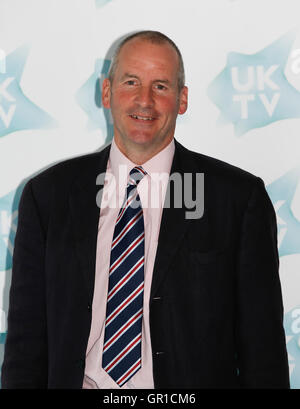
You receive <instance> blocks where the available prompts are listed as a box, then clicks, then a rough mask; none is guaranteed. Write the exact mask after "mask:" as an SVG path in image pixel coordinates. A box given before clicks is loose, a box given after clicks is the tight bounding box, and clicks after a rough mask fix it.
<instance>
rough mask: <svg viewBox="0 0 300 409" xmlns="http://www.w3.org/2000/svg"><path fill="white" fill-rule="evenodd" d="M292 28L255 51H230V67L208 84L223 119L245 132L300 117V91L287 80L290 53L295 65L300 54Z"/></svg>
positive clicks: (237, 130) (221, 121)
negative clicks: (295, 47) (250, 52)
mask: <svg viewBox="0 0 300 409" xmlns="http://www.w3.org/2000/svg"><path fill="white" fill-rule="evenodd" d="M295 38H296V32H295V31H292V32H289V33H288V34H286V35H284V36H282V37H280V38H279V39H277V40H276V41H275V42H273V43H272V44H271V45H269V46H267V47H265V48H264V49H262V50H261V51H259V52H257V53H255V54H249V55H247V54H241V53H236V52H230V53H229V54H228V56H227V64H226V67H225V68H224V69H223V70H222V72H221V73H220V74H219V75H218V76H217V77H216V78H215V79H214V80H213V81H212V83H211V84H210V85H209V87H208V90H207V92H208V96H209V97H210V99H211V100H212V101H213V102H214V103H215V104H216V106H217V107H218V108H219V109H220V111H221V116H220V119H219V122H220V123H228V122H231V123H232V124H233V125H234V129H235V134H236V135H237V136H241V135H243V134H245V133H246V132H248V131H249V130H251V129H253V128H260V127H263V126H266V125H268V124H270V123H272V122H275V121H279V120H283V119H288V118H299V117H300V92H299V91H298V90H297V89H296V88H295V87H293V86H292V85H291V84H290V82H289V81H288V80H287V77H286V75H285V69H286V65H287V61H288V59H289V57H291V60H292V65H293V66H294V67H296V66H298V65H299V62H300V55H299V54H298V53H295V50H293V51H292V52H291V48H292V45H293V43H294V41H295Z"/></svg>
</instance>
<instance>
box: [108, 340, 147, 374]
mask: <svg viewBox="0 0 300 409" xmlns="http://www.w3.org/2000/svg"><path fill="white" fill-rule="evenodd" d="M141 338H142V335H141V334H140V335H139V336H138V337H137V338H136V339H134V340H133V341H132V342H131V343H130V344H129V345H128V346H127V347H126V348H125V349H124V350H123V352H122V353H121V354H120V355H119V356H118V357H117V358H116V359H115V360H114V361H112V362H111V363H110V365H109V366H108V367H106V368H105V370H106V372H109V371H110V369H111V367H112V366H114V365H115V364H116V363H117V362H118V361H120V359H121V358H122V357H123V355H125V354H126V352H127V351H128V350H129V349H131V348H132V347H133V346H135V344H137V343H138V342H139V341H140V340H141Z"/></svg>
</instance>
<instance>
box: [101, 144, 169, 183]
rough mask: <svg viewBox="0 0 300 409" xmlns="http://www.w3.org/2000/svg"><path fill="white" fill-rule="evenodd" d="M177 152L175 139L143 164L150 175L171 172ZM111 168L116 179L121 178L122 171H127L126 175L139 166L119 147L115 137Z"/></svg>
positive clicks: (112, 147) (110, 159)
mask: <svg viewBox="0 0 300 409" xmlns="http://www.w3.org/2000/svg"><path fill="white" fill-rule="evenodd" d="M174 152H175V142H174V139H172V140H171V142H170V143H169V144H168V145H167V146H166V147H165V148H164V149H162V150H161V151H160V152H158V153H157V154H156V155H154V156H153V157H152V158H151V159H149V160H148V161H146V162H145V163H143V164H142V165H141V166H142V167H143V169H144V170H145V171H146V172H147V173H148V175H150V177H151V174H152V173H155V174H157V173H168V174H170V170H171V165H172V161H173V156H174ZM109 165H110V170H111V172H112V174H113V175H114V177H115V178H116V180H119V176H120V173H119V172H120V171H121V172H122V171H123V172H124V171H126V175H128V174H129V172H130V170H131V169H132V168H134V167H135V166H137V165H136V164H135V163H133V162H132V161H131V160H130V159H128V158H127V157H126V156H125V155H124V154H123V153H122V152H121V151H120V149H119V148H118V146H117V144H116V142H115V139H114V138H113V140H112V143H111V149H110V156H109Z"/></svg>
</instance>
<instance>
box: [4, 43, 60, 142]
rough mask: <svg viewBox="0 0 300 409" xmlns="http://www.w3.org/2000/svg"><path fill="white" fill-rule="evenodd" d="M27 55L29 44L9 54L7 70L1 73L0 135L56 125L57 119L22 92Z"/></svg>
mask: <svg viewBox="0 0 300 409" xmlns="http://www.w3.org/2000/svg"><path fill="white" fill-rule="evenodd" d="M27 56H28V47H27V46H22V47H20V48H18V49H16V50H15V51H14V52H12V53H11V54H8V55H7V56H6V72H5V73H0V137H1V136H4V135H7V134H9V133H11V132H15V131H20V130H23V129H40V128H51V127H54V126H56V123H55V121H54V120H53V119H52V118H51V117H50V116H49V115H48V114H47V113H46V112H44V111H43V110H42V109H41V108H39V107H38V106H37V105H35V104H34V103H33V102H31V101H30V100H29V99H28V98H27V97H26V96H25V95H24V94H23V92H22V89H21V87H20V81H21V77H22V73H23V69H24V65H25V62H26V59H27Z"/></svg>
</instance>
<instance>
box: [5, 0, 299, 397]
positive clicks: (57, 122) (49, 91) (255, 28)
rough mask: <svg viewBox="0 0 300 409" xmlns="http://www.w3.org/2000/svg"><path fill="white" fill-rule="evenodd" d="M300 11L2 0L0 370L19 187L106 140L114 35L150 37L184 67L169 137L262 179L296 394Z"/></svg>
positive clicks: (281, 6) (276, 4)
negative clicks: (185, 105) (169, 42)
mask: <svg viewBox="0 0 300 409" xmlns="http://www.w3.org/2000/svg"><path fill="white" fill-rule="evenodd" d="M299 15H300V3H299V0H209V1H208V0H206V1H204V0H203V1H199V0H184V1H181V0H164V1H162V0H151V2H149V1H147V0H26V1H24V0H0V175H1V183H0V312H1V321H0V365H1V363H2V359H3V349H4V342H5V333H6V319H7V310H8V294H9V287H10V280H11V255H12V252H13V243H14V236H15V230H16V225H17V217H18V213H17V208H18V200H19V197H20V193H21V191H22V187H23V186H24V182H25V181H26V180H27V179H28V178H29V177H30V176H32V175H33V174H36V173H38V172H40V171H41V170H42V169H44V168H46V167H49V166H50V165H52V164H53V163H55V162H57V161H60V160H63V159H66V158H70V157H74V156H78V155H81V154H85V153H88V152H93V151H95V150H97V149H99V148H100V147H101V146H103V144H105V143H106V142H108V141H109V139H110V138H111V135H112V126H111V122H110V118H106V117H105V116H104V114H103V111H102V108H101V103H100V102H99V101H100V96H101V95H100V88H99V87H98V88H97V86H96V87H95V85H96V84H97V78H101V77H103V76H104V75H105V72H107V69H108V64H109V58H110V56H111V50H112V46H113V43H114V42H115V41H116V40H117V39H119V38H120V37H121V36H124V35H125V34H127V33H129V32H132V31H135V30H142V29H153V30H159V31H162V32H163V33H165V34H167V35H168V36H170V37H171V38H172V39H173V40H174V41H175V43H177V45H178V46H179V48H180V49H181V51H182V54H183V59H184V62H185V69H186V80H187V81H186V82H187V85H188V86H189V109H188V112H187V113H186V114H185V115H184V116H183V117H180V118H179V119H178V124H177V130H176V138H177V139H178V140H179V142H181V143H182V144H184V145H185V146H186V147H188V148H190V149H192V150H196V151H198V152H202V153H204V154H207V155H210V156H213V157H216V158H219V159H222V160H224V161H227V162H230V163H232V164H234V165H236V166H239V167H241V168H244V169H246V170H248V171H250V172H252V173H254V174H256V175H258V176H260V177H261V178H262V179H263V180H264V181H265V184H266V187H267V190H268V192H269V195H270V197H271V200H272V202H273V204H274V207H275V209H276V213H277V221H278V245H279V252H280V278H281V283H282V290H283V298H284V307H285V330H286V335H287V341H288V344H287V346H288V352H289V363H290V373H291V384H292V387H293V388H297V389H298V388H300V291H299V290H300V183H299V179H300V132H299V131H300V23H299ZM95 89H96V92H95ZM257 336H258V337H259V336H260V335H259V334H257ZM274 359H276V357H274Z"/></svg>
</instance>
